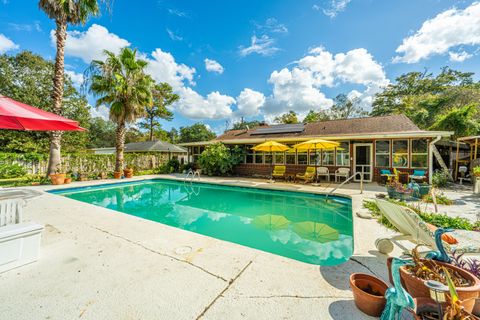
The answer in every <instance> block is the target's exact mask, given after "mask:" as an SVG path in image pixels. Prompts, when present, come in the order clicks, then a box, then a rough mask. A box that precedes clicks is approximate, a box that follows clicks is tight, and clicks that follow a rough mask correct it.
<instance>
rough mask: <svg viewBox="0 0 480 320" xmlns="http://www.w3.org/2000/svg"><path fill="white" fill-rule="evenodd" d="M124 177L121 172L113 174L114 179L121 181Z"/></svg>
mask: <svg viewBox="0 0 480 320" xmlns="http://www.w3.org/2000/svg"><path fill="white" fill-rule="evenodd" d="M121 177H122V173H121V172H120V171H114V172H113V178H115V179H120V178H121Z"/></svg>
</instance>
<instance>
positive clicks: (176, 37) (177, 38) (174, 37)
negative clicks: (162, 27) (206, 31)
mask: <svg viewBox="0 0 480 320" xmlns="http://www.w3.org/2000/svg"><path fill="white" fill-rule="evenodd" d="M167 33H168V36H169V37H170V39H172V40H173V41H182V40H183V37H182V36H179V35H178V34H175V32H173V31H172V30H170V29H168V28H167Z"/></svg>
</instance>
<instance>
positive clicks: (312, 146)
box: [293, 139, 340, 180]
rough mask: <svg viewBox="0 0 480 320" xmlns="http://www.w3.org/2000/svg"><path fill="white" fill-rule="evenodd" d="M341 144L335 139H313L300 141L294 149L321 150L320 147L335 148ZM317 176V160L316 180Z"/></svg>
mask: <svg viewBox="0 0 480 320" xmlns="http://www.w3.org/2000/svg"><path fill="white" fill-rule="evenodd" d="M339 146H340V143H338V142H335V141H329V140H324V139H312V140H308V141H305V142H301V143H298V144H296V145H294V146H293V148H294V149H296V150H299V151H308V150H319V149H326V150H328V149H330V150H332V149H334V148H337V147H339ZM316 176H317V161H315V180H316Z"/></svg>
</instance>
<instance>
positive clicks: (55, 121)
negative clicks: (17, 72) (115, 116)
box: [0, 95, 85, 131]
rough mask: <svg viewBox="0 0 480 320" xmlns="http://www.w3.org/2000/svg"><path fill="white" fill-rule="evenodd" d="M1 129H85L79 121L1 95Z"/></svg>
mask: <svg viewBox="0 0 480 320" xmlns="http://www.w3.org/2000/svg"><path fill="white" fill-rule="evenodd" d="M0 129H9V130H34V131H85V129H84V128H82V127H79V126H78V122H77V121H74V120H70V119H67V118H64V117H61V116H59V115H56V114H54V113H51V112H47V111H43V110H40V109H38V108H35V107H32V106H29V105H27V104H24V103H21V102H18V101H15V100H13V99H11V98H9V97H5V96H2V95H0Z"/></svg>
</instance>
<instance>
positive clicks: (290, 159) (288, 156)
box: [285, 151, 296, 164]
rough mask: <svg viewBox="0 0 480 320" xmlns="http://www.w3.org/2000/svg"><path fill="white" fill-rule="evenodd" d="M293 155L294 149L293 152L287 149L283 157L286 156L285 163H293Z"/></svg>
mask: <svg viewBox="0 0 480 320" xmlns="http://www.w3.org/2000/svg"><path fill="white" fill-rule="evenodd" d="M295 156H296V154H295V151H293V152H288V151H287V152H286V155H285V158H286V161H285V163H286V164H295Z"/></svg>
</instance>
